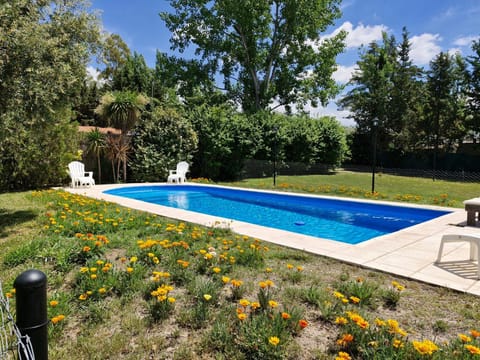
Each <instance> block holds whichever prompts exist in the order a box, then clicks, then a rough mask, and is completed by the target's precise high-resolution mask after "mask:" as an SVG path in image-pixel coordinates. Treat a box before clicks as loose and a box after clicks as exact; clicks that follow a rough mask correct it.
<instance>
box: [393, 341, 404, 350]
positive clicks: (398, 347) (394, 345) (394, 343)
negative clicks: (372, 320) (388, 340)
mask: <svg viewBox="0 0 480 360" xmlns="http://www.w3.org/2000/svg"><path fill="white" fill-rule="evenodd" d="M392 345H393V347H394V348H397V349H400V348H402V347H403V342H402V341H401V340H399V339H395V340H393V344H392Z"/></svg>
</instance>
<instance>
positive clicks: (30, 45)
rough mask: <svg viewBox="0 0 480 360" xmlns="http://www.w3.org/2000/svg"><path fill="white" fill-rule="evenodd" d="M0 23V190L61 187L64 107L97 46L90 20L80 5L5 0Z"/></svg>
mask: <svg viewBox="0 0 480 360" xmlns="http://www.w3.org/2000/svg"><path fill="white" fill-rule="evenodd" d="M0 18H1V19H2V21H1V23H0V43H1V44H2V47H1V49H0V73H1V74H2V81H1V83H0V144H1V145H0V158H2V163H1V165H0V174H1V175H0V189H12V188H14V189H18V188H34V187H41V186H45V185H53V184H60V183H61V182H62V181H63V180H64V179H65V177H66V174H65V172H64V169H65V168H66V165H67V163H68V162H69V161H71V160H72V159H73V156H74V153H75V151H76V141H75V138H74V135H73V134H74V133H75V131H74V127H72V126H71V125H70V124H69V120H70V119H71V117H72V115H71V113H70V112H69V109H70V107H71V104H72V103H73V100H74V99H75V98H76V97H77V96H78V94H79V92H80V89H81V86H82V84H83V81H84V79H85V78H86V67H87V66H86V65H87V64H88V62H89V61H90V56H91V54H92V52H93V51H94V50H95V47H96V46H97V45H98V43H99V41H98V40H99V26H98V22H97V18H96V17H95V15H93V14H92V13H91V12H89V11H87V4H86V2H85V1H83V0H80V1H73V0H66V1H63V0H62V1H60V0H52V1H35V2H32V1H24V0H14V1H9V2H8V3H5V4H2V6H1V7H0ZM47 79H48V81H46V80H47ZM46 150H48V151H46Z"/></svg>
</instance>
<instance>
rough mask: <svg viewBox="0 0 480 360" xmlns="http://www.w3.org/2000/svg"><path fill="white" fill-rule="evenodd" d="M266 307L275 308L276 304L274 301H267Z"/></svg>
mask: <svg viewBox="0 0 480 360" xmlns="http://www.w3.org/2000/svg"><path fill="white" fill-rule="evenodd" d="M268 305H270V307H271V308H276V307H277V306H278V303H277V302H276V301H275V300H269V301H268Z"/></svg>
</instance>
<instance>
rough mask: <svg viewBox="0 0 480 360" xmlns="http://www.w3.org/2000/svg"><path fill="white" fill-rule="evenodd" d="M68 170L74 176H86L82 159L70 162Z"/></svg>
mask: <svg viewBox="0 0 480 360" xmlns="http://www.w3.org/2000/svg"><path fill="white" fill-rule="evenodd" d="M68 170H69V172H70V176H72V177H74V178H79V177H83V176H85V165H83V163H81V162H80V161H72V162H71V163H70V164H68Z"/></svg>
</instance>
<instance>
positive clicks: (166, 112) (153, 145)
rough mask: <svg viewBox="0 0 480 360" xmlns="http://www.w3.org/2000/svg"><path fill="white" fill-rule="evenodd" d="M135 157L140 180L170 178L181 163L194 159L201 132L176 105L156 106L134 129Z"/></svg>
mask: <svg viewBox="0 0 480 360" xmlns="http://www.w3.org/2000/svg"><path fill="white" fill-rule="evenodd" d="M134 134H135V135H134V137H133V150H134V151H133V158H132V161H131V162H130V168H131V170H132V173H133V174H132V176H133V177H134V179H135V180H136V181H161V180H166V178H167V176H168V169H174V168H175V166H176V164H177V162H179V161H187V162H191V160H192V156H193V153H194V152H195V151H196V149H197V143H198V140H197V135H196V133H195V131H194V130H193V128H192V126H191V125H190V123H189V122H188V121H187V120H186V119H185V118H184V117H183V116H182V115H181V114H180V113H179V112H178V111H177V110H175V109H173V108H161V107H159V108H156V109H154V110H153V112H152V113H151V114H148V115H146V117H145V118H144V119H143V120H142V121H140V123H139V125H137V126H136V128H135V129H134Z"/></svg>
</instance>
